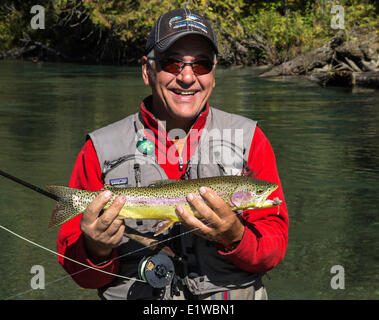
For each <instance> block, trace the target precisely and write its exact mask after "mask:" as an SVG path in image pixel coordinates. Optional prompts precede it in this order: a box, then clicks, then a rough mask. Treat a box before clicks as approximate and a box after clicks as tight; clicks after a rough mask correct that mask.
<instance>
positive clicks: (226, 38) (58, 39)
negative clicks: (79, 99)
mask: <svg viewBox="0 0 379 320" xmlns="http://www.w3.org/2000/svg"><path fill="white" fill-rule="evenodd" d="M38 3H39V4H40V5H42V6H44V7H45V14H46V30H43V31H42V30H32V29H31V27H30V19H31V17H32V15H31V14H30V8H31V7H32V6H33V5H34V4H35V1H32V0H25V1H21V0H19V1H11V0H5V1H4V2H3V4H1V5H0V52H4V51H8V50H10V49H12V48H15V47H20V46H22V45H23V44H24V43H25V42H21V41H20V40H21V39H24V40H25V39H28V38H30V39H32V40H34V41H40V42H42V43H44V44H45V45H50V46H52V47H54V48H55V49H57V50H60V51H62V52H65V53H66V54H67V55H69V56H72V57H80V58H81V59H83V60H84V61H88V62H107V63H136V62H138V60H139V57H140V56H141V55H142V53H143V50H144V46H145V42H146V39H147V37H148V34H149V32H150V29H151V28H152V26H153V24H154V22H155V21H156V20H157V19H158V17H159V16H160V15H161V14H163V13H164V12H166V11H168V10H171V9H174V8H179V7H187V8H189V9H193V10H195V11H198V12H199V13H201V14H203V15H205V16H206V17H207V18H208V19H209V20H210V21H211V22H212V24H213V26H214V29H215V32H216V34H217V38H218V41H219V47H220V58H221V61H226V62H229V63H235V62H236V61H239V62H242V63H249V62H255V63H257V62H264V63H267V62H268V63H280V62H283V61H286V60H288V59H291V58H293V57H295V56H296V55H298V54H300V53H303V52H305V51H307V50H311V49H313V48H315V47H318V46H320V45H322V44H323V43H325V41H328V40H329V39H330V38H331V37H332V36H333V35H334V33H335V32H336V30H333V29H332V28H331V27H330V22H331V19H332V14H331V12H330V11H331V6H332V5H334V2H333V1H329V0H316V1H304V0H286V1H283V0H282V1H263V2H262V1H248V0H187V1H181V0H174V1H169V0H162V1H158V0H152V1H148V0H40V1H39V2H38ZM338 4H340V5H342V6H343V8H344V10H345V28H346V30H347V31H348V32H352V31H353V30H356V29H357V28H358V29H359V28H360V29H362V28H364V29H366V28H370V29H375V28H376V29H378V28H379V27H378V17H377V14H376V12H375V6H374V2H373V1H368V0H363V1H357V0H340V1H339V2H338ZM252 40H254V41H255V44H258V45H256V46H255V47H254V46H253V45H252V44H251V41H252ZM249 43H250V44H249ZM241 44H242V46H245V45H246V46H247V48H248V49H249V53H248V57H246V52H245V53H243V52H242V53H241V50H240V48H241ZM238 45H240V47H239V48H238ZM243 55H245V56H244V59H240V60H238V59H237V58H238V56H241V57H242V56H243Z"/></svg>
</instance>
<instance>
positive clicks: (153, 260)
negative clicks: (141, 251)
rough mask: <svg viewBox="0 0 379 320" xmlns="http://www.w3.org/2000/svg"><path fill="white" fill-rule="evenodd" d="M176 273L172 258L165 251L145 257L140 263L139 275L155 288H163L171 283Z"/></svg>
mask: <svg viewBox="0 0 379 320" xmlns="http://www.w3.org/2000/svg"><path fill="white" fill-rule="evenodd" d="M174 274H175V269H174V264H173V262H172V260H171V259H170V258H169V257H168V256H167V255H166V254H163V253H157V254H155V255H153V256H149V257H146V258H143V259H142V260H141V262H140V263H139V265H138V275H139V277H140V278H141V279H142V280H145V281H146V282H147V283H148V284H149V285H151V286H152V287H153V288H163V287H165V286H167V285H168V284H170V283H171V281H172V279H173V277H174Z"/></svg>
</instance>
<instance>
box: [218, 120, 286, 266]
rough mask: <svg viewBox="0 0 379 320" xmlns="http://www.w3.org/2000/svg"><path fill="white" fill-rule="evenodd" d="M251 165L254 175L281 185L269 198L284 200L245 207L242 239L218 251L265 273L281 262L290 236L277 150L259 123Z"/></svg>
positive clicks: (249, 164) (241, 264)
mask: <svg viewBox="0 0 379 320" xmlns="http://www.w3.org/2000/svg"><path fill="white" fill-rule="evenodd" d="M248 167H249V169H250V170H251V171H252V172H253V173H254V177H256V178H258V179H262V180H266V181H270V182H274V183H276V184H277V185H278V186H279V187H278V188H277V189H276V190H275V191H274V192H273V193H272V194H271V195H270V196H269V197H268V199H274V198H276V197H278V198H279V199H280V200H283V203H282V204H280V206H279V208H278V207H273V208H265V209H256V210H246V211H244V213H243V218H244V220H245V232H244V235H243V238H242V241H241V242H240V244H239V245H238V246H237V247H236V248H235V249H234V250H233V251H230V252H224V251H222V250H220V251H219V252H220V254H222V255H225V256H226V257H227V258H228V259H229V260H230V261H231V262H232V263H234V264H235V265H236V266H237V267H239V268H240V269H243V270H246V271H249V272H253V273H263V272H266V271H268V270H270V269H272V268H274V267H275V266H276V265H278V264H279V262H280V261H281V260H282V259H283V257H284V254H285V251H286V248H287V239H288V213H287V206H286V203H285V201H284V195H283V190H282V186H281V183H280V180H279V175H278V171H277V168H276V161H275V155H274V152H273V150H272V148H271V145H270V142H269V141H268V140H267V138H266V137H265V135H264V134H263V132H262V131H261V130H260V129H259V128H258V127H257V128H256V130H255V133H254V138H253V141H252V145H251V148H250V154H249V159H248Z"/></svg>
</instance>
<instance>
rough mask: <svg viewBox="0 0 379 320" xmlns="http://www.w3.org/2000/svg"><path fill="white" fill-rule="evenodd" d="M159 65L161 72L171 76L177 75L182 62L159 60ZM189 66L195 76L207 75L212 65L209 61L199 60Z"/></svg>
mask: <svg viewBox="0 0 379 320" xmlns="http://www.w3.org/2000/svg"><path fill="white" fill-rule="evenodd" d="M159 63H160V65H161V68H162V70H164V71H166V72H169V73H173V74H179V73H180V71H181V68H182V66H183V62H182V61H178V60H173V59H165V60H160V62H159ZM191 65H192V70H193V72H194V73H195V74H196V75H203V74H207V73H209V72H211V71H212V68H213V63H212V62H211V61H210V60H199V61H196V62H194V63H192V64H191Z"/></svg>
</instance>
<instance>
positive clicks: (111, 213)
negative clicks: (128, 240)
mask: <svg viewBox="0 0 379 320" xmlns="http://www.w3.org/2000/svg"><path fill="white" fill-rule="evenodd" d="M111 196H112V193H111V192H110V191H104V192H102V193H100V194H99V195H98V196H97V197H96V198H95V199H94V200H93V201H92V202H91V203H90V204H89V206H88V207H87V208H86V210H85V211H84V212H83V216H82V220H81V222H80V229H81V231H82V232H83V234H84V239H85V245H86V249H87V254H88V256H89V257H90V259H91V261H92V262H94V263H101V262H103V261H104V260H106V259H107V258H108V257H109V256H110V254H111V253H112V249H113V248H115V247H117V246H118V245H119V243H120V242H121V240H122V236H123V234H124V230H125V225H124V223H123V220H122V219H118V218H117V217H118V214H119V212H120V210H121V209H122V207H123V205H124V203H125V201H126V198H125V196H118V197H117V198H116V199H115V200H114V201H113V202H112V204H111V205H110V206H109V207H108V208H107V209H106V210H104V212H103V214H102V215H100V212H101V211H102V210H103V208H104V206H105V205H106V204H107V203H108V201H109V200H110V199H111Z"/></svg>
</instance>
